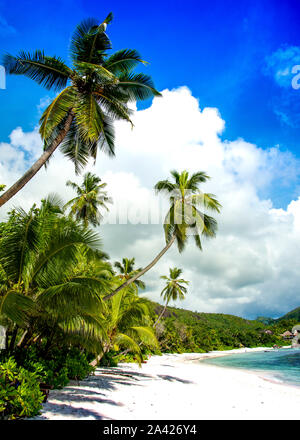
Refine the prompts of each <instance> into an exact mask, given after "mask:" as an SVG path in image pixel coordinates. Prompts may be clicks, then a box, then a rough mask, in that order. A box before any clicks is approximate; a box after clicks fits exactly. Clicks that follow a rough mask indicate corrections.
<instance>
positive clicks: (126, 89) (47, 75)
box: [0, 13, 160, 206]
mask: <svg viewBox="0 0 300 440" xmlns="http://www.w3.org/2000/svg"><path fill="white" fill-rule="evenodd" d="M111 21H112V14H111V13H110V14H109V15H108V16H107V17H106V19H105V20H104V21H103V22H102V23H100V24H99V22H98V20H95V19H91V18H90V19H87V20H84V21H82V22H81V23H80V24H79V25H78V26H77V28H76V30H75V32H74V34H73V36H72V38H71V45H70V58H71V60H72V65H71V66H68V65H67V64H66V63H65V62H64V61H63V60H62V58H60V57H57V56H52V57H51V56H47V55H45V54H44V52H43V51H41V50H36V51H35V52H33V53H29V52H25V51H21V52H20V53H19V54H18V55H17V56H13V55H10V54H7V55H5V56H4V58H3V61H2V64H3V66H4V67H5V69H6V71H7V72H8V73H10V74H15V75H25V76H26V77H28V78H30V79H33V80H34V81H36V82H37V83H38V84H40V85H43V86H44V87H45V88H46V89H48V90H52V91H56V92H58V94H57V96H56V97H55V98H54V100H53V101H52V102H51V104H50V105H49V106H48V107H47V108H46V110H45V111H44V113H43V115H42V117H41V120H40V134H41V137H42V139H43V141H44V150H45V151H44V153H43V154H42V156H41V157H40V158H39V159H38V160H37V161H36V162H35V164H33V165H32V167H31V168H30V169H29V170H28V171H27V172H26V173H25V174H24V176H22V177H21V178H20V179H19V180H18V181H17V182H16V183H15V184H14V185H13V186H12V187H11V188H9V189H8V190H7V191H6V192H5V193H4V194H2V195H1V197H0V206H2V205H3V204H4V203H6V202H7V201H8V200H9V199H10V198H11V197H13V195H14V194H16V193H17V192H18V191H19V190H20V189H21V188H22V187H23V186H24V185H26V183H27V182H28V181H29V180H30V179H31V178H32V177H33V176H34V175H35V174H36V173H37V172H38V170H39V169H40V168H41V167H42V166H43V165H45V163H46V162H47V161H48V160H49V158H50V156H51V155H52V154H53V152H54V151H55V149H56V148H57V147H58V146H59V145H60V149H61V151H62V152H63V154H64V155H65V156H66V157H68V158H69V159H71V160H72V161H73V162H74V165H75V171H76V173H78V172H79V171H80V170H81V169H82V167H84V166H85V165H86V163H87V161H88V160H89V158H90V157H92V158H94V160H96V157H97V150H98V147H99V148H100V150H102V151H104V152H105V153H107V154H109V155H114V154H115V153H114V150H115V148H114V127H113V121H114V120H116V119H119V120H125V121H128V122H130V123H131V124H132V121H131V119H130V116H131V110H130V108H129V107H128V103H129V102H130V101H139V100H144V99H147V98H150V97H153V96H160V93H159V92H158V91H157V90H156V89H155V87H154V84H153V81H152V80H151V78H150V77H149V76H148V75H145V74H143V73H134V69H135V67H136V66H137V65H139V64H142V65H145V64H147V63H146V62H145V61H143V60H142V59H141V56H140V55H139V53H138V52H137V51H136V50H134V49H123V50H119V51H118V52H115V53H113V54H112V55H110V54H109V53H108V51H109V50H110V49H111V48H112V44H111V41H110V39H109V37H108V36H107V34H106V32H105V31H106V28H107V25H108V24H109V23H110V22H111Z"/></svg>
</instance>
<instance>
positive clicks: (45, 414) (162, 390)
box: [34, 349, 300, 420]
mask: <svg viewBox="0 0 300 440" xmlns="http://www.w3.org/2000/svg"><path fill="white" fill-rule="evenodd" d="M248 350H249V349H248ZM256 350H257V349H256ZM262 350H265V349H262ZM239 351H240V350H232V351H231V352H226V353H224V352H212V353H209V354H205V355H201V354H200V355H199V354H182V355H178V354H166V355H163V356H153V357H151V358H150V359H149V360H148V361H147V363H145V364H143V365H142V368H139V367H138V365H136V364H120V365H119V366H118V367H116V368H98V369H97V370H96V373H95V376H91V377H89V378H87V379H86V380H84V381H80V382H79V384H78V383H76V382H72V383H70V384H69V385H68V386H67V387H66V388H64V389H63V390H54V391H51V393H50V396H49V399H48V402H47V403H46V404H44V407H43V411H42V413H41V415H39V416H37V417H35V418H34V419H52V420H55V419H56V420H57V419H59V420H61V419H65V420H71V419H72V420H74V419H77V420H93V419H96V420H163V419H167V420H192V419H194V420H206V419H208V420H215V419H222V420H224V419H268V420H276V419H287V420H299V418H300V415H299V408H300V387H293V386H287V385H282V384H278V383H273V382H271V381H268V380H265V379H264V378H262V377H260V376H259V375H257V374H255V373H252V372H247V371H241V370H233V369H227V368H220V367H215V366H212V365H207V364H204V363H201V362H199V359H200V358H203V357H205V356H220V355H224V354H230V353H233V352H239ZM243 351H245V350H244V349H243Z"/></svg>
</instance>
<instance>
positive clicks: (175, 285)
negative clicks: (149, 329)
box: [153, 267, 189, 327]
mask: <svg viewBox="0 0 300 440" xmlns="http://www.w3.org/2000/svg"><path fill="white" fill-rule="evenodd" d="M169 270H170V276H169V277H167V276H165V275H163V276H161V277H160V278H161V279H163V280H166V281H167V283H166V286H165V287H164V289H163V290H162V291H161V294H160V296H162V297H163V299H164V300H165V301H166V303H165V306H164V308H163V310H162V312H161V314H160V315H159V317H158V319H157V320H156V322H155V323H154V325H153V327H156V325H157V324H158V322H159V321H160V320H161V318H162V316H164V314H165V311H166V309H167V307H168V304H169V302H170V300H171V299H172V300H173V301H176V300H177V299H180V300H183V299H184V298H185V294H186V293H187V288H186V287H185V286H184V284H189V281H186V280H184V279H183V278H179V277H180V275H181V274H182V269H178V267H174V268H173V269H172V268H170V269H169Z"/></svg>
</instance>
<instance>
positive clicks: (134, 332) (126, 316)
mask: <svg viewBox="0 0 300 440" xmlns="http://www.w3.org/2000/svg"><path fill="white" fill-rule="evenodd" d="M103 317H104V318H103V319H104V321H103V327H104V328H105V329H106V335H107V336H106V338H104V339H103V341H102V353H101V354H100V355H98V356H97V358H96V359H95V360H94V361H93V362H92V363H91V364H92V365H94V366H95V365H97V363H98V362H99V361H100V360H101V358H102V357H103V356H104V355H105V354H106V353H108V352H109V351H110V350H111V349H113V348H114V349H116V350H118V349H121V348H123V349H125V351H124V353H128V352H132V353H134V354H135V355H136V356H137V359H138V361H139V363H141V361H142V360H143V358H142V352H141V348H140V346H141V345H142V344H144V345H146V346H148V347H152V348H157V347H158V342H157V339H156V337H155V335H154V332H153V329H152V328H151V327H150V326H149V323H150V318H149V303H148V301H147V300H146V299H144V298H140V297H139V296H138V295H137V293H136V291H133V290H132V289H130V288H127V289H124V290H122V292H118V294H117V295H115V296H114V297H113V298H111V300H110V301H109V302H108V303H107V307H106V309H105V311H104V312H103Z"/></svg>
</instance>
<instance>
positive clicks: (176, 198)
mask: <svg viewBox="0 0 300 440" xmlns="http://www.w3.org/2000/svg"><path fill="white" fill-rule="evenodd" d="M171 176H172V178H173V182H171V181H169V180H161V181H159V182H158V183H157V184H156V185H155V187H154V188H155V190H156V192H157V193H165V194H167V196H168V197H169V202H170V208H169V210H168V213H167V215H166V218H165V222H164V232H165V240H166V245H165V247H164V248H163V249H162V251H161V252H160V253H159V254H158V255H157V256H156V257H155V258H154V260H153V261H151V263H150V264H148V266H146V267H145V268H144V269H142V270H141V271H140V272H138V273H137V274H136V275H134V276H133V277H131V278H130V279H129V280H127V281H125V282H124V283H123V284H121V285H120V286H119V287H118V288H117V289H115V290H114V291H113V292H111V293H110V294H109V295H106V296H105V297H104V300H106V299H109V298H111V297H112V296H113V295H115V294H116V293H117V292H119V291H120V290H121V289H123V288H124V287H127V286H129V285H130V284H131V283H133V282H134V281H135V280H137V279H138V278H140V277H141V276H142V275H144V274H145V273H146V272H148V270H150V269H151V268H152V267H153V266H154V265H155V264H156V263H157V262H158V261H159V259H160V258H161V257H162V256H163V255H164V254H165V253H166V252H167V250H168V249H169V248H170V247H171V246H172V244H173V243H174V242H175V241H176V243H177V247H178V250H179V252H182V251H183V250H184V247H185V245H186V243H187V241H188V239H189V237H194V241H195V244H196V246H197V247H198V248H199V249H200V250H202V243H201V236H203V237H205V238H213V237H215V236H216V231H217V222H216V220H215V219H214V218H213V217H211V216H209V215H208V214H206V213H205V212H203V211H201V210H200V208H202V209H204V210H211V211H215V212H218V213H219V212H220V209H221V205H220V203H219V202H218V201H217V199H216V197H215V196H214V195H213V194H209V193H203V192H202V191H201V190H200V189H199V185H200V184H201V183H204V182H206V181H207V180H208V179H209V178H210V177H209V176H208V175H207V174H206V173H204V172H203V171H199V172H196V173H194V174H192V175H189V173H188V171H183V172H182V173H179V172H178V171H171Z"/></svg>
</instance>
